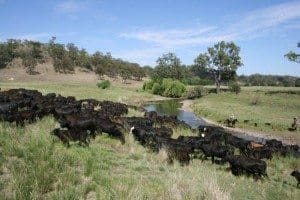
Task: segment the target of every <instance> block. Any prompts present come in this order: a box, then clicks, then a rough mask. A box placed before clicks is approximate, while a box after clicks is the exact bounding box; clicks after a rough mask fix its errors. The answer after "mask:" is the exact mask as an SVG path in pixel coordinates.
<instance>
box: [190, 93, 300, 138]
mask: <svg viewBox="0 0 300 200" xmlns="http://www.w3.org/2000/svg"><path fill="white" fill-rule="evenodd" d="M193 110H194V111H195V113H196V114H197V115H199V116H203V117H205V118H207V119H209V120H212V121H214V122H218V121H219V122H221V123H222V122H224V120H225V119H227V118H228V117H229V116H230V115H231V114H234V115H235V117H236V118H237V119H238V120H239V122H238V123H237V125H236V126H237V127H240V128H243V129H249V130H254V131H257V132H263V133H267V134H270V135H275V136H280V137H282V138H285V139H287V140H291V141H293V140H294V142H297V143H298V144H300V131H299V129H298V131H295V132H290V131H288V128H289V127H290V125H291V123H292V119H293V117H294V116H297V117H298V119H299V118H300V88H284V87H244V88H242V92H241V93H239V94H237V95H236V94H235V93H230V92H223V93H221V94H218V95H217V94H209V95H207V96H204V97H202V98H200V99H197V100H196V101H195V102H194V105H193ZM244 120H249V122H247V123H244ZM255 123H257V126H255ZM266 123H270V125H266Z"/></svg>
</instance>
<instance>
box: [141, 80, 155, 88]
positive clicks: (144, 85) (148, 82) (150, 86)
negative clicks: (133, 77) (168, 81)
mask: <svg viewBox="0 0 300 200" xmlns="http://www.w3.org/2000/svg"><path fill="white" fill-rule="evenodd" d="M154 83H155V82H154V81H153V80H149V81H145V82H144V84H143V90H144V91H151V90H152V87H153V85H154Z"/></svg>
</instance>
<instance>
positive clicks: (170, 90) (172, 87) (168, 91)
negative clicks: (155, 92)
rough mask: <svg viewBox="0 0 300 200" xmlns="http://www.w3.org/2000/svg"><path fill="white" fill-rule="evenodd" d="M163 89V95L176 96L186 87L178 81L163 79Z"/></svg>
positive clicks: (180, 94)
mask: <svg viewBox="0 0 300 200" xmlns="http://www.w3.org/2000/svg"><path fill="white" fill-rule="evenodd" d="M162 86H163V88H164V89H165V90H164V93H163V96H166V97H173V98H178V97H181V96H182V94H183V93H184V92H185V91H186V87H185V85H184V84H183V83H181V82H180V81H172V80H171V81H170V80H168V79H165V80H163V84H162Z"/></svg>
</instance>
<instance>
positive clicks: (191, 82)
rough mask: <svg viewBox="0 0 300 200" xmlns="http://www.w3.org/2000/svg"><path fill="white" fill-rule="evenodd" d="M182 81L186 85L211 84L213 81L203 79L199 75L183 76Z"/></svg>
mask: <svg viewBox="0 0 300 200" xmlns="http://www.w3.org/2000/svg"><path fill="white" fill-rule="evenodd" d="M182 82H183V83H184V84H186V85H213V84H214V81H213V80H210V79H204V78H199V77H190V78H185V79H183V80H182Z"/></svg>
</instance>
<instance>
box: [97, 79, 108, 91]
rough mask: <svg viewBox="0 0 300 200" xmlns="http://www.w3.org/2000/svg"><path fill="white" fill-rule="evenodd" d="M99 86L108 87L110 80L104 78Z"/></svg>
mask: <svg viewBox="0 0 300 200" xmlns="http://www.w3.org/2000/svg"><path fill="white" fill-rule="evenodd" d="M97 86H98V87H99V88H102V89H106V88H109V87H110V82H109V80H104V81H101V82H99V83H97Z"/></svg>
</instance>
